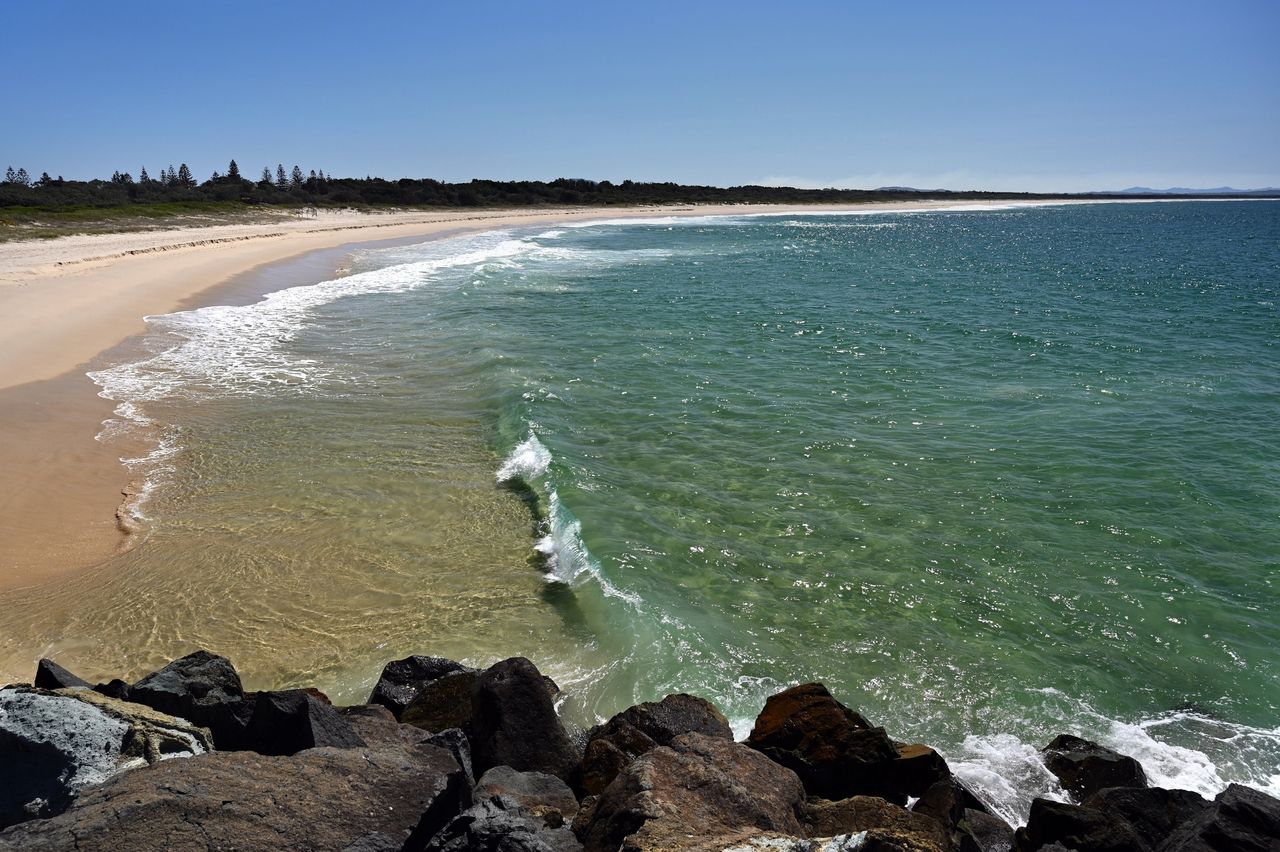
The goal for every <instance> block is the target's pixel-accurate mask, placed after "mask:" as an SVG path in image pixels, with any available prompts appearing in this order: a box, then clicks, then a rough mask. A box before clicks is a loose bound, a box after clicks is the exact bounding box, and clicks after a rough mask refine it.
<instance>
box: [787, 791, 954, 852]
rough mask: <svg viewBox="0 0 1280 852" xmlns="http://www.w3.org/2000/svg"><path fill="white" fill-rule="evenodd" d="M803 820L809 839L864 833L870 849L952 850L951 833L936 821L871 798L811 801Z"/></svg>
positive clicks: (806, 807) (855, 797)
mask: <svg viewBox="0 0 1280 852" xmlns="http://www.w3.org/2000/svg"><path fill="white" fill-rule="evenodd" d="M802 816H803V821H804V826H805V829H806V831H807V832H808V834H809V836H810V837H831V836H833V835H840V834H857V833H859V832H863V831H865V832H867V837H866V841H865V843H866V848H868V849H877V848H878V849H902V850H912V852H916V850H918V852H948V850H949V849H950V837H949V835H950V832H949V831H948V830H947V829H946V828H945V827H944V826H942V825H941V824H939V823H938V821H937V820H935V819H933V818H932V817H928V816H925V815H924V814H919V813H914V812H912V811H909V810H907V809H906V808H902V807H899V806H898V805H895V804H892V803H890V802H886V801H885V800H884V799H879V798H875V797H872V796H854V797H853V798H849V799H842V800H841V801H838V802H831V801H827V800H825V799H812V800H810V801H809V802H807V803H806V804H805V805H804V807H803V811H802Z"/></svg>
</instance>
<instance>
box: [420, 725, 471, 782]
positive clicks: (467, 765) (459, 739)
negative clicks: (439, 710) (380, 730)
mask: <svg viewBox="0 0 1280 852" xmlns="http://www.w3.org/2000/svg"><path fill="white" fill-rule="evenodd" d="M410 727H412V726H410ZM425 742H428V743H431V745H434V746H439V747H440V748H443V749H446V750H447V751H448V752H449V753H450V754H452V755H453V758H454V760H456V761H458V765H459V766H461V767H462V773H463V775H465V776H466V779H467V788H468V789H470V788H471V787H473V786H475V783H476V775H475V769H474V768H473V766H472V763H471V741H470V740H469V739H467V735H466V733H465V732H464V731H463V730H462V729H461V728H446V729H445V730H443V731H440V732H438V733H435V734H431V735H430V736H428V737H427V738H426V740H425Z"/></svg>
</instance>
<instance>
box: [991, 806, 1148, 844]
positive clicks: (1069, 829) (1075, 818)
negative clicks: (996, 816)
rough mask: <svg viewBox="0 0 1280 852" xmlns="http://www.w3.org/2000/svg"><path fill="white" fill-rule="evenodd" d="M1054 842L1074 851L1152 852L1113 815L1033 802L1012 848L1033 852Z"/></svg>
mask: <svg viewBox="0 0 1280 852" xmlns="http://www.w3.org/2000/svg"><path fill="white" fill-rule="evenodd" d="M1055 843H1056V844H1059V845H1061V846H1063V847H1065V848H1067V849H1074V850H1077V852H1152V847H1151V846H1150V845H1148V844H1147V843H1146V842H1145V841H1143V839H1142V837H1140V836H1139V835H1138V833H1137V832H1136V831H1134V829H1133V827H1132V826H1130V825H1129V823H1128V822H1126V821H1125V820H1124V819H1123V818H1121V817H1120V816H1118V815H1117V814H1113V813H1108V812H1107V811H1101V810H1097V809H1094V808H1085V807H1080V806H1079V805H1071V804H1067V803H1066V802H1053V801H1049V800H1048V799H1035V800H1033V801H1032V802H1031V815H1030V817H1028V819H1027V824H1026V825H1024V826H1023V827H1022V828H1019V829H1018V830H1017V832H1015V833H1014V848H1015V849H1017V850H1018V852H1035V850H1040V849H1042V848H1044V847H1047V846H1050V845H1052V844H1055Z"/></svg>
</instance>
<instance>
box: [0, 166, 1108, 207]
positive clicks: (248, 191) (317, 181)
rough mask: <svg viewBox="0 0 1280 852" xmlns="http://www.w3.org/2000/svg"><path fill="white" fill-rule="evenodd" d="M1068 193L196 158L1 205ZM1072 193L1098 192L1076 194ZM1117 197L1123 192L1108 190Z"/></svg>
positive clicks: (13, 193) (18, 186)
mask: <svg viewBox="0 0 1280 852" xmlns="http://www.w3.org/2000/svg"><path fill="white" fill-rule="evenodd" d="M1061 197H1064V196H1063V195H1061V194H1044V193H1017V192H979V191H958V192H952V191H944V190H937V191H920V190H913V189H904V188H887V189H872V190H863V189H797V188H794V187H776V186H753V185H748V186H734V187H716V186H700V185H687V184H678V183H671V182H658V183H655V182H639V181H630V180H624V181H622V182H620V183H612V182H610V181H607V180H602V181H595V180H586V179H581V178H558V179H556V180H553V181H493V180H472V181H469V182H466V183H448V182H445V181H439V180H434V179H432V178H400V179H399V180H386V179H384V178H378V177H371V176H366V177H364V178H351V177H345V178H335V177H333V176H331V175H326V174H325V173H324V171H323V170H322V169H310V170H308V171H305V172H304V171H303V169H302V167H301V166H298V165H294V166H293V168H292V169H291V170H288V171H286V170H285V166H284V164H283V163H278V164H276V166H275V168H274V169H272V168H271V167H270V166H264V167H263V169H262V172H261V175H260V177H259V178H258V180H256V181H254V180H250V179H249V178H246V177H244V175H243V174H241V171H240V167H239V165H238V164H237V163H236V161H235V160H232V161H231V162H230V163H229V164H228V165H227V169H226V172H225V173H223V172H219V171H214V172H213V174H212V175H210V177H209V179H208V180H205V181H203V182H200V181H197V180H196V179H195V177H194V176H193V175H192V173H191V169H190V168H189V167H188V166H187V164H186V163H182V164H180V165H179V166H178V168H177V169H175V168H174V167H173V165H169V166H167V167H166V168H164V169H161V171H160V172H159V174H158V175H157V176H156V177H152V176H151V175H150V174H149V173H148V171H147V169H146V168H145V167H144V168H142V169H140V170H139V171H138V175H137V177H136V178H135V177H134V176H133V175H132V174H131V173H129V172H123V171H116V172H115V173H113V174H112V176H111V178H110V179H106V180H104V179H94V180H87V181H74V180H64V179H63V178H62V176H61V175H59V176H58V177H56V178H54V177H50V175H49V173H48V172H42V173H41V175H40V177H39V178H36V179H32V178H31V176H30V174H29V173H28V172H27V170H26V169H25V168H19V169H14V168H13V166H9V168H8V169H7V170H6V172H5V179H4V181H3V183H0V207H24V208H37V209H39V208H43V209H48V210H60V209H70V208H94V207H100V208H117V207H128V206H130V205H153V204H163V203H171V202H223V203H227V202H232V203H236V204H242V205H245V206H253V205H275V206H329V207H346V206H395V207H534V206H557V205H571V206H613V205H617V206H629V205H653V204H766V203H773V204H815V203H857V202H864V201H894V200H907V199H932V198H943V199H948V198H954V199H962V198H979V199H982V198H985V199H991V200H997V199H1016V198H1024V199H1035V198H1061ZM1072 197H1089V196H1087V195H1074V196H1072ZM1108 197H1114V196H1108Z"/></svg>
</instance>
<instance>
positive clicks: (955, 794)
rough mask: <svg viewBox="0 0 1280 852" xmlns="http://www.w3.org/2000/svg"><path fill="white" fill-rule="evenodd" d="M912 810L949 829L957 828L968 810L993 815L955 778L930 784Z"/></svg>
mask: <svg viewBox="0 0 1280 852" xmlns="http://www.w3.org/2000/svg"><path fill="white" fill-rule="evenodd" d="M911 810H912V811H914V812H915V813H920V814H924V815H925V816H927V817H932V818H933V819H935V820H937V821H938V822H939V823H940V824H941V825H944V826H946V827H947V828H955V827H956V825H957V824H958V823H959V822H960V820H961V819H963V818H964V812H965V811H966V810H975V811H981V812H983V813H987V814H989V813H991V811H990V810H989V809H988V808H987V806H986V805H984V804H983V803H982V800H980V799H979V798H978V797H977V796H975V795H974V794H973V792H972V791H970V790H969V788H968V787H966V786H965V785H964V783H963V782H962V781H960V779H958V778H954V777H952V778H947V779H945V780H942V781H935V782H934V783H933V784H930V785H929V787H928V788H927V789H926V790H925V791H924V792H923V793H921V794H920V798H919V800H917V801H916V803H915V804H914V805H912V806H911Z"/></svg>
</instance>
